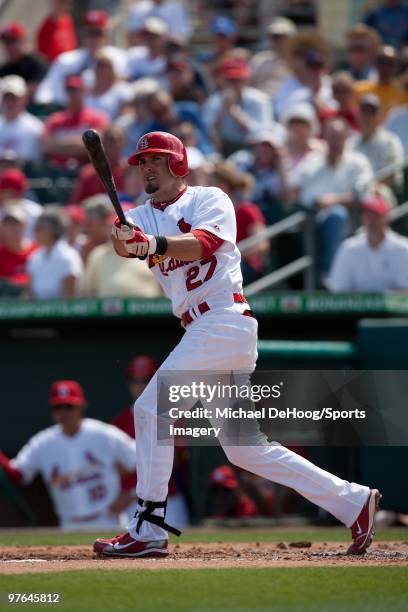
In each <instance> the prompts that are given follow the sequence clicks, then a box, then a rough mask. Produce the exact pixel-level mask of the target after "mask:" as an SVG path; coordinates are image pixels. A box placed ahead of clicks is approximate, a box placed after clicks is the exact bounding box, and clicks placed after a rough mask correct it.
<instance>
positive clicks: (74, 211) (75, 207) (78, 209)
mask: <svg viewBox="0 0 408 612" xmlns="http://www.w3.org/2000/svg"><path fill="white" fill-rule="evenodd" d="M62 210H63V211H64V213H66V215H67V216H68V218H69V219H70V220H71V221H72V222H73V223H78V224H80V225H82V223H85V216H86V215H85V211H84V209H83V208H82V206H79V204H67V205H66V206H64V208H63V209H62Z"/></svg>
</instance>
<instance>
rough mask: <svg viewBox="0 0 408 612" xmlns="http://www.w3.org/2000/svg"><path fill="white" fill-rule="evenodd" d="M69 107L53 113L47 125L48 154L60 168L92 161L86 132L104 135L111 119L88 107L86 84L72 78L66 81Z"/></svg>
mask: <svg viewBox="0 0 408 612" xmlns="http://www.w3.org/2000/svg"><path fill="white" fill-rule="evenodd" d="M66 88H67V95H68V106H67V109H66V110H64V111H60V112H57V113H53V114H52V115H51V116H50V117H49V118H48V119H47V121H46V122H45V134H44V137H43V149H44V153H45V154H46V155H48V156H49V159H50V160H51V161H53V162H54V163H55V164H57V165H60V166H72V165H73V164H81V163H84V162H85V161H86V160H88V155H87V153H86V150H85V147H84V145H83V142H82V132H84V131H85V130H87V129H94V130H98V131H103V130H104V129H105V127H106V126H107V124H108V122H109V119H108V117H107V116H106V115H104V114H103V113H100V112H98V111H96V110H93V109H92V108H87V107H86V106H85V105H84V82H83V81H82V79H81V77H78V76H71V77H68V79H67V81H66Z"/></svg>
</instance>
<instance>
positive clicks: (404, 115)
mask: <svg viewBox="0 0 408 612" xmlns="http://www.w3.org/2000/svg"><path fill="white" fill-rule="evenodd" d="M401 84H402V86H403V87H404V90H405V92H406V93H407V95H408V70H407V72H406V73H405V75H404V76H403V77H402V79H401ZM385 127H386V128H387V130H390V132H393V133H394V134H396V135H397V136H398V137H399V138H400V140H401V142H402V145H403V147H404V153H405V156H406V157H408V101H407V103H406V104H405V105H404V106H397V107H395V108H394V109H393V110H392V111H391V113H390V114H389V116H388V118H387V122H386V124H385Z"/></svg>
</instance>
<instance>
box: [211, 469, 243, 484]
mask: <svg viewBox="0 0 408 612" xmlns="http://www.w3.org/2000/svg"><path fill="white" fill-rule="evenodd" d="M210 485H212V486H220V487H224V488H225V489H237V488H238V480H237V477H236V476H235V472H234V470H233V468H232V467H231V466H229V465H221V466H220V467H217V468H215V469H214V470H213V471H212V472H211V473H210Z"/></svg>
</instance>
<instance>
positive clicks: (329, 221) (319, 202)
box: [296, 119, 373, 277]
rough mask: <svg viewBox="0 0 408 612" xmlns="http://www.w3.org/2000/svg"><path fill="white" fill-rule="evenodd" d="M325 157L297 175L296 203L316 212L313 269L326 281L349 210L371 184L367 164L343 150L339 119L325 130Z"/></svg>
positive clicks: (344, 133)
mask: <svg viewBox="0 0 408 612" xmlns="http://www.w3.org/2000/svg"><path fill="white" fill-rule="evenodd" d="M324 136H325V140H326V143H327V154H326V155H324V156H321V157H318V158H316V159H315V160H314V162H313V163H312V164H308V166H307V167H305V168H303V169H302V172H298V174H297V177H296V178H297V187H298V190H297V199H298V201H300V202H301V203H302V204H303V205H304V206H306V207H307V208H311V209H314V210H315V211H316V223H317V230H318V250H317V255H318V261H317V268H318V271H319V273H320V274H321V275H322V277H326V276H327V274H328V272H329V269H330V265H331V262H332V260H333V257H334V255H335V253H336V251H337V248H338V246H339V244H340V243H341V241H342V239H343V238H344V235H345V231H346V228H347V222H348V218H349V214H348V209H352V208H353V207H354V205H355V203H356V201H358V200H359V199H360V198H361V197H363V195H364V194H365V193H366V192H367V191H368V189H369V187H370V184H371V182H372V180H373V172H372V169H371V166H370V163H369V161H368V160H367V159H366V158H365V157H364V156H363V155H361V153H358V152H357V151H350V150H348V149H347V148H346V142H347V139H348V136H349V128H348V126H347V124H346V122H345V121H344V120H343V119H333V120H331V121H328V122H327V124H326V127H325V134H324Z"/></svg>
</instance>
